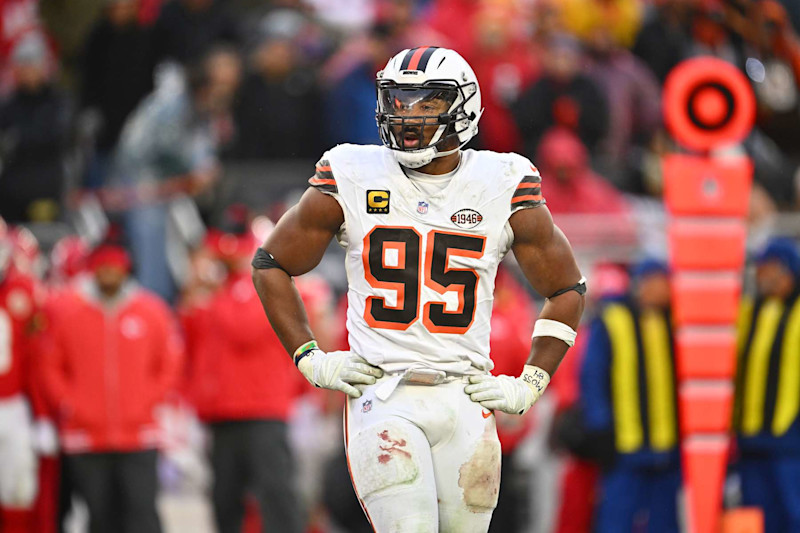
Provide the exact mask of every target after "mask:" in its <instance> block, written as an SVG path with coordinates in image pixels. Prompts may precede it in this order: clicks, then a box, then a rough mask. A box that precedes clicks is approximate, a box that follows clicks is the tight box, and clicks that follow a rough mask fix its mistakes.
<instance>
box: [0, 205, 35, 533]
mask: <svg viewBox="0 0 800 533" xmlns="http://www.w3.org/2000/svg"><path fill="white" fill-rule="evenodd" d="M17 233H18V230H17V229H15V228H8V227H7V226H6V224H5V222H4V221H3V219H2V218H0V531H4V532H6V531H7V532H9V533H14V532H24V531H31V527H32V520H33V515H32V508H33V503H34V499H35V497H36V493H37V461H36V455H35V452H34V447H33V436H32V433H31V413H30V405H29V400H30V398H29V396H28V393H29V388H28V383H29V372H30V361H29V358H30V355H31V353H30V352H31V330H32V327H33V321H34V315H35V314H36V311H37V298H36V292H37V291H36V280H35V279H34V278H32V277H31V276H28V275H27V274H26V273H24V272H23V271H22V270H20V269H19V268H18V267H17V265H16V263H17V260H18V259H19V257H18V256H19V255H20V254H22V253H23V252H24V250H21V249H19V248H17V247H16V246H15V244H16V241H15V238H14V236H15V234H17Z"/></svg>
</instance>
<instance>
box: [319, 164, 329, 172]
mask: <svg viewBox="0 0 800 533" xmlns="http://www.w3.org/2000/svg"><path fill="white" fill-rule="evenodd" d="M317 171H318V172H331V166H330V165H328V166H327V167H317Z"/></svg>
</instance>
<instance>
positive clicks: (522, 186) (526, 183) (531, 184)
mask: <svg viewBox="0 0 800 533" xmlns="http://www.w3.org/2000/svg"><path fill="white" fill-rule="evenodd" d="M541 186H542V184H541V183H535V182H532V181H523V182H522V183H520V184H519V185H517V189H531V188H533V187H541Z"/></svg>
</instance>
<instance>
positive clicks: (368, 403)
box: [361, 400, 372, 413]
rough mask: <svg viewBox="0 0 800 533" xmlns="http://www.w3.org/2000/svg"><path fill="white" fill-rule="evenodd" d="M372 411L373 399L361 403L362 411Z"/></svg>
mask: <svg viewBox="0 0 800 533" xmlns="http://www.w3.org/2000/svg"><path fill="white" fill-rule="evenodd" d="M370 411H372V400H364V403H362V404H361V412H362V413H369V412H370Z"/></svg>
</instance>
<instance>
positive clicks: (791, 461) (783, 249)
mask: <svg viewBox="0 0 800 533" xmlns="http://www.w3.org/2000/svg"><path fill="white" fill-rule="evenodd" d="M756 262H757V272H756V286H757V294H756V297H755V299H754V300H751V299H745V300H744V301H743V302H742V307H741V312H740V322H739V331H738V336H739V364H738V375H737V382H736V385H737V386H736V408H735V411H734V427H735V430H736V436H737V438H738V444H739V446H738V448H739V461H738V471H739V475H740V477H741V489H742V503H743V504H744V505H746V506H755V507H759V508H761V510H762V511H763V513H764V523H765V527H764V531H765V532H766V533H778V532H783V531H797V530H800V507H798V505H797V497H798V494H800V416H798V414H800V399H799V398H798V394H797V391H798V387H799V386H800V385H799V384H798V381H797V377H798V376H800V299H799V298H800V254H798V251H797V246H796V245H795V243H794V242H792V241H791V240H789V239H786V238H776V239H773V240H771V241H770V242H769V243H768V244H767V246H766V247H765V248H764V249H763V250H762V251H761V253H760V254H759V256H758V257H757V261H756Z"/></svg>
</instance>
